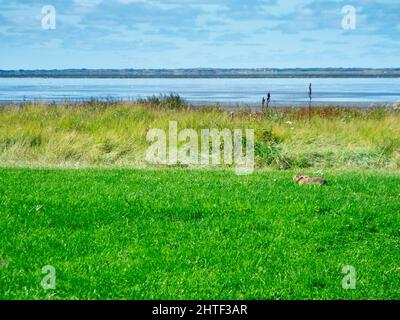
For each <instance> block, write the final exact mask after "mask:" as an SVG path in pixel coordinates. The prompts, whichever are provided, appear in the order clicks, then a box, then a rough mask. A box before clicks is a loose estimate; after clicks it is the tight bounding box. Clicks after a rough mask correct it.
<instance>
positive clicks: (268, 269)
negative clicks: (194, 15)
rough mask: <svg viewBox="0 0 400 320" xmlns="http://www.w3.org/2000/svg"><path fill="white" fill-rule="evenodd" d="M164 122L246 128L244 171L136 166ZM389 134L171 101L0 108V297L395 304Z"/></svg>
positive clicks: (374, 121) (321, 118)
mask: <svg viewBox="0 0 400 320" xmlns="http://www.w3.org/2000/svg"><path fill="white" fill-rule="evenodd" d="M170 121H177V122H178V126H179V129H185V128H192V129H195V130H198V131H200V130H201V129H203V128H217V129H223V128H228V129H236V128H243V129H246V128H252V129H254V130H255V136H256V138H255V158H256V170H255V172H254V173H253V174H251V175H248V176H237V175H235V174H234V172H233V170H232V168H230V167H228V166H226V167H224V166H222V167H219V168H196V167H189V168H181V167H179V166H175V167H163V166H159V167H151V166H149V165H148V164H147V163H146V162H145V160H144V153H145V151H146V149H147V148H148V145H149V143H148V142H147V141H146V134H147V132H148V130H149V129H151V128H161V129H168V126H169V122H170ZM399 121H400V113H399V112H398V111H396V110H395V109H394V108H373V109H372V108H367V109H354V108H339V107H329V108H318V107H315V108H314V109H313V113H312V115H311V120H309V115H308V113H307V110H304V109H296V108H279V109H273V110H269V111H268V112H266V113H265V114H263V113H260V112H254V111H251V110H244V109H242V110H235V111H234V112H233V113H231V112H229V111H225V110H222V109H220V108H218V106H216V107H214V108H202V109H200V108H193V107H189V106H187V105H186V104H185V103H184V102H182V101H180V99H179V98H177V97H170V98H169V99H158V98H152V99H149V100H147V101H139V102H138V103H122V102H121V103H120V102H104V103H101V102H97V101H93V102H89V103H82V104H64V105H43V104H33V103H26V104H23V105H16V106H14V105H9V106H2V107H1V108H0V167H1V168H0V230H1V235H0V299H399V298H400V286H399V283H400V240H399V239H400V201H399V197H400V170H399V168H400V126H399V123H400V122H399ZM298 172H299V173H305V174H310V175H316V176H323V177H324V178H326V179H327V180H328V181H329V184H328V185H327V186H312V185H304V186H299V185H297V184H296V183H294V182H293V181H292V176H293V175H294V174H295V173H298ZM44 266H53V267H54V269H55V271H56V287H55V289H47V290H45V289H44V288H43V287H42V286H41V281H42V279H43V277H45V276H46V274H44V273H42V268H43V267H44ZM346 266H351V267H352V268H353V267H354V270H355V271H356V274H355V277H354V278H353V280H354V284H355V288H354V289H346V287H343V283H344V282H346V281H344V279H347V278H346V276H348V274H347V273H346V272H345V273H343V272H342V271H343V268H344V267H346Z"/></svg>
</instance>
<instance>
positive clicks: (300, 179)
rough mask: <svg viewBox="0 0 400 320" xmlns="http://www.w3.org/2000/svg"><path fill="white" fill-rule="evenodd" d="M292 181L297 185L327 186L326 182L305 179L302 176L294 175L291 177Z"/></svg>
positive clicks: (309, 178) (310, 178) (305, 177)
mask: <svg viewBox="0 0 400 320" xmlns="http://www.w3.org/2000/svg"><path fill="white" fill-rule="evenodd" d="M293 180H294V181H296V182H297V183H298V184H301V185H303V184H320V185H326V184H328V181H326V180H325V179H322V178H314V177H307V176H303V175H300V174H296V175H295V176H294V177H293Z"/></svg>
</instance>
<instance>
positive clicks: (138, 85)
mask: <svg viewBox="0 0 400 320" xmlns="http://www.w3.org/2000/svg"><path fill="white" fill-rule="evenodd" d="M310 82H312V84H313V95H314V101H315V102H320V103H325V104H331V103H348V104H380V103H393V102H396V101H398V100H400V78H390V79H385V78H368V79H357V78H354V79H353V78H347V79H332V78H322V79H321V78H318V79H297V78H287V79H54V78H47V79H46V78H0V101H3V102H4V101H7V102H11V101H13V102H19V101H24V100H40V101H47V102H50V101H63V100H87V99H91V98H97V99H106V98H113V99H121V100H135V99H138V98H146V97H148V96H152V95H159V94H169V93H172V92H173V93H177V94H179V95H181V96H182V97H183V98H184V99H186V100H187V101H189V102H191V103H195V104H200V103H204V104H209V103H221V104H259V103H260V101H261V99H262V97H263V96H266V95H267V93H268V92H271V95H272V104H277V105H279V104H305V103H306V102H307V101H308V84H309V83H310Z"/></svg>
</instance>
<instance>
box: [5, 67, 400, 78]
mask: <svg viewBox="0 0 400 320" xmlns="http://www.w3.org/2000/svg"><path fill="white" fill-rule="evenodd" d="M399 77H400V68H391V69H364V68H322V69H321V68H309V69H304V68H303V69H302V68H292V69H271V68H257V69H212V68H204V69H201V68H195V69H64V70H0V78H399Z"/></svg>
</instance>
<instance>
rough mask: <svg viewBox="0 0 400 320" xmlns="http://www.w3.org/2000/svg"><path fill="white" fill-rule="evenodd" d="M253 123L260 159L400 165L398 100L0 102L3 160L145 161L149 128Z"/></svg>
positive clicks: (282, 164) (70, 163)
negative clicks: (282, 104) (351, 103)
mask: <svg viewBox="0 0 400 320" xmlns="http://www.w3.org/2000/svg"><path fill="white" fill-rule="evenodd" d="M170 121H177V122H178V126H179V129H185V128H192V129H195V130H198V131H199V132H200V130H201V129H204V128H217V129H222V128H229V129H236V128H243V129H245V128H253V129H254V130H255V133H256V145H255V147H256V150H255V151H256V162H257V166H258V167H269V168H274V169H292V168H321V169H326V168H349V169H357V168H362V169H367V168H372V169H376V168H382V169H391V170H398V169H399V168H400V113H399V112H397V111H396V110H395V109H394V108H392V109H389V108H376V109H361V108H359V109H354V108H353V109H352V108H335V107H331V108H318V107H315V108H313V111H312V118H311V123H309V120H308V110H307V109H294V108H280V109H272V110H271V109H270V110H269V111H268V112H267V113H266V114H263V113H254V112H251V111H246V110H242V111H235V113H234V114H233V115H232V114H231V112H230V111H226V110H222V109H219V108H218V107H215V108H192V107H189V106H188V105H186V104H185V103H184V102H183V101H181V100H180V99H177V97H164V98H157V99H156V98H153V99H148V100H145V101H140V102H137V103H125V102H113V101H106V102H99V101H90V102H85V103H78V104H59V105H45V104H40V103H26V104H23V105H10V106H3V107H0V165H2V166H13V165H18V166H46V167H48V166H65V167H81V166H111V167H141V166H145V165H146V163H145V160H144V159H145V157H144V154H145V151H146V149H147V147H148V145H149V144H148V142H146V134H147V132H148V130H149V129H151V128H162V129H166V130H167V129H168V125H169V122H170Z"/></svg>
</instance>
